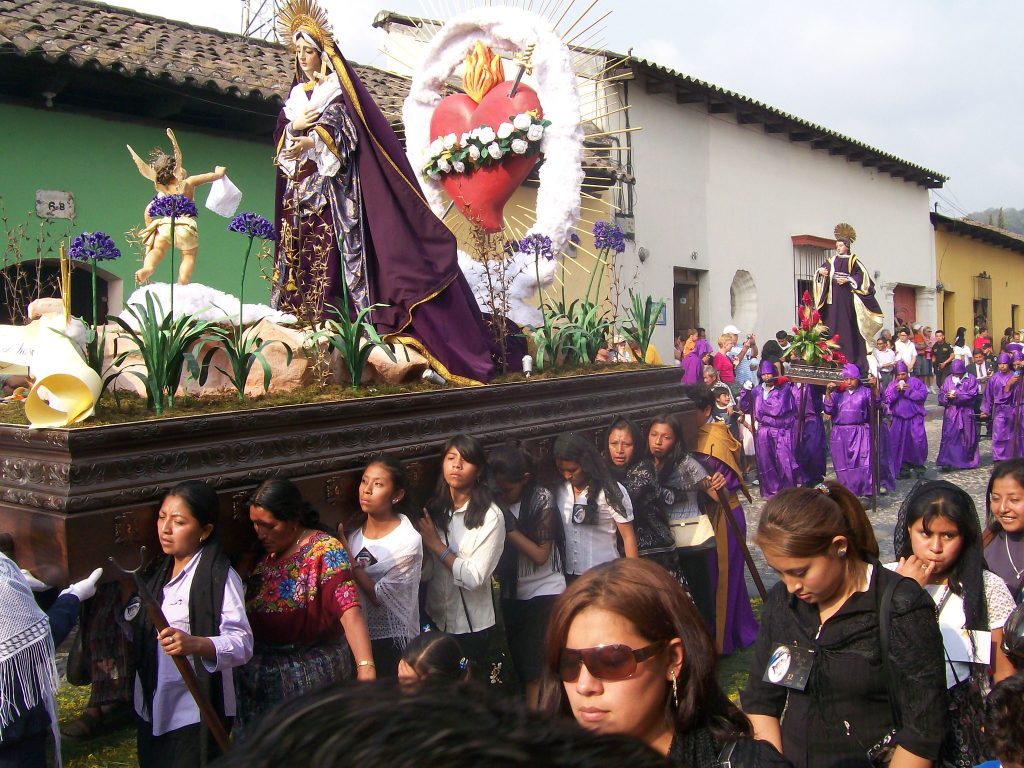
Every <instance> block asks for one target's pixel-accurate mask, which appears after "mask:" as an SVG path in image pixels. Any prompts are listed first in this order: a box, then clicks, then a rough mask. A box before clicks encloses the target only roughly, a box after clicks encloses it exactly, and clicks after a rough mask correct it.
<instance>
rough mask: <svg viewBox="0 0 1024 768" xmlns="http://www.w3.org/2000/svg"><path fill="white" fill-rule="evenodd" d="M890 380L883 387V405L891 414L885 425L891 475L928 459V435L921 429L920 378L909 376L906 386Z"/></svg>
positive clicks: (922, 385) (922, 386)
mask: <svg viewBox="0 0 1024 768" xmlns="http://www.w3.org/2000/svg"><path fill="white" fill-rule="evenodd" d="M899 384H900V382H899V381H897V380H895V379H894V380H893V381H892V382H891V383H890V384H889V386H888V387H886V390H885V397H884V399H883V401H882V402H883V403H885V407H886V409H887V410H888V411H889V413H890V414H891V415H892V424H890V425H889V466H890V467H891V468H892V470H891V471H892V474H893V476H896V475H898V474H899V472H900V468H901V467H904V466H911V467H923V466H924V465H925V463H926V462H927V461H928V435H926V434H925V431H924V416H925V407H924V401H925V400H927V399H928V387H927V386H925V383H924V382H923V381H921V380H920V379H915V378H914V377H912V376H911V377H910V378H908V379H907V380H906V385H907V386H906V389H903V390H900V388H899Z"/></svg>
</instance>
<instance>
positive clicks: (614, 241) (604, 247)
mask: <svg viewBox="0 0 1024 768" xmlns="http://www.w3.org/2000/svg"><path fill="white" fill-rule="evenodd" d="M594 247H595V248H597V249H598V250H599V251H614V252H615V253H622V252H623V251H624V250H626V238H625V237H624V236H623V234H622V230H621V229H619V227H618V225H617V224H609V223H608V222H607V221H599V222H597V223H596V224H594Z"/></svg>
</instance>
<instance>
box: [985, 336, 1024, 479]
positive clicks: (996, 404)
mask: <svg viewBox="0 0 1024 768" xmlns="http://www.w3.org/2000/svg"><path fill="white" fill-rule="evenodd" d="M997 359H998V362H1000V363H1009V362H1010V361H1011V359H1012V358H1011V357H1010V356H1009V355H1008V354H1006V353H1005V352H1002V353H1000V355H999V357H998V358H997ZM1007 385H1009V391H1007ZM1021 389H1022V386H1021V377H1019V376H1017V377H1015V376H1014V375H1013V371H1012V370H1010V371H1006V372H1003V371H999V370H997V371H996V372H995V373H993V374H992V377H991V378H990V379H989V380H988V386H987V387H986V388H985V399H984V401H983V402H982V405H981V411H982V413H985V414H988V415H989V416H990V417H991V419H992V461H1004V460H1006V459H1012V458H1013V457H1014V442H1016V443H1017V445H1016V451H1017V455H1018V456H1019V455H1021V453H1022V452H1024V439H1022V438H1021V436H1020V434H1019V433H1020V430H1021V422H1024V418H1021V417H1019V416H1017V414H1018V413H1019V412H1020V397H1021ZM1015 426H1016V427H1017V431H1018V436H1017V439H1016V441H1014V435H1013V431H1014V427H1015Z"/></svg>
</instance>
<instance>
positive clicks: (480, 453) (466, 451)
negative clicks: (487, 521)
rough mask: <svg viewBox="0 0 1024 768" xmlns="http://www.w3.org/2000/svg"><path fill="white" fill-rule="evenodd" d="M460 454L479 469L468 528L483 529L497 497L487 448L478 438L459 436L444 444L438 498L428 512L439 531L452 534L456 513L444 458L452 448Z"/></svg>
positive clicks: (430, 502) (433, 497) (435, 497)
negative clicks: (491, 483) (489, 476)
mask: <svg viewBox="0 0 1024 768" xmlns="http://www.w3.org/2000/svg"><path fill="white" fill-rule="evenodd" d="M453 448H454V449H455V450H456V451H458V452H459V455H460V456H462V460H463V461H465V462H466V463H467V464H472V465H473V466H474V467H476V468H477V476H476V483H475V484H474V486H473V490H471V491H470V492H469V505H468V506H467V507H466V527H467V528H479V527H480V526H481V525H483V524H484V518H485V517H486V516H487V510H488V509H490V508H491V504H492V502H493V501H494V498H493V496H492V494H491V489H490V486H488V484H487V456H486V455H485V454H484V447H483V445H482V444H481V443H480V441H479V440H477V439H476V438H475V437H471V436H470V435H455V436H454V437H452V438H450V439H449V440H448V442H447V443H445V444H444V450H443V451H441V464H442V469H441V471H440V472H439V473H438V477H437V485H435V486H434V495H433V496H431V498H430V501H428V502H427V513H428V514H429V515H430V519H431V520H432V521H433V523H434V525H435V526H436V527H437V528H438V530H441V531H443V532H444V533H448V526H449V524H450V523H451V521H452V515H454V514H455V506H454V503H453V501H452V490H451V488H450V487H449V485H448V483H447V481H445V479H444V468H443V465H444V457H445V456H446V455H447V454H448V452H449V451H450V450H452V449H453Z"/></svg>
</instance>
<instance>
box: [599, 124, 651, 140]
mask: <svg viewBox="0 0 1024 768" xmlns="http://www.w3.org/2000/svg"><path fill="white" fill-rule="evenodd" d="M642 130H643V128H642V127H641V126H639V125H638V126H635V127H633V128H616V129H615V130H614V131H601V133H592V134H590V135H589V136H587V138H588V139H597V138H600V137H601V136H615V135H616V134H619V133H632V132H633V131H642Z"/></svg>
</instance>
